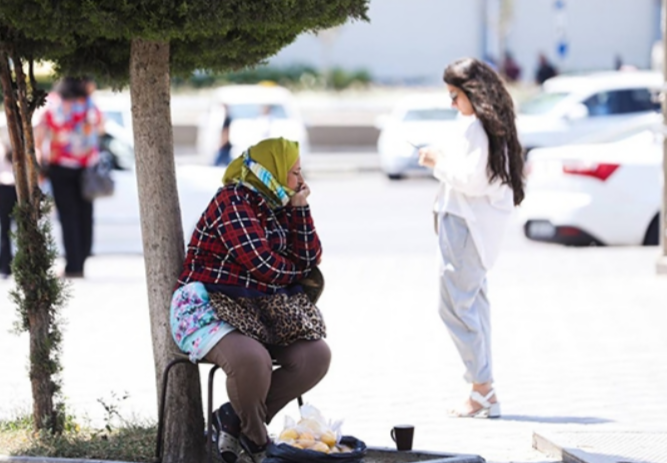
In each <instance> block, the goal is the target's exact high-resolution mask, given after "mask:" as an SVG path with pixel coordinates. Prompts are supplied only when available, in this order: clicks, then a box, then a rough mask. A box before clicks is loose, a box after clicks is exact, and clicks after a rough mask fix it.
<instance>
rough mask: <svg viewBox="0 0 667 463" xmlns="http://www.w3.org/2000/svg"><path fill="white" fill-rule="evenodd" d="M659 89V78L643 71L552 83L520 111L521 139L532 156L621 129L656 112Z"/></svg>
mask: <svg viewBox="0 0 667 463" xmlns="http://www.w3.org/2000/svg"><path fill="white" fill-rule="evenodd" d="M662 85H663V77H662V74H661V73H656V72H647V71H619V72H602V73H595V74H587V75H580V76H559V77H554V78H552V79H549V80H547V81H546V82H545V83H544V85H543V92H542V93H540V94H538V95H537V96H535V97H534V98H532V99H529V100H528V101H526V102H525V103H523V104H521V105H520V106H519V111H518V112H519V114H518V117H517V129H518V132H519V139H520V141H521V144H522V145H523V147H524V148H525V149H526V150H527V151H530V150H531V149H533V148H539V147H547V146H558V145H564V144H568V143H572V142H573V141H575V140H577V139H579V138H581V137H585V136H588V135H590V134H594V133H595V132H598V131H605V130H609V129H613V128H615V127H620V126H623V125H625V124H627V123H628V122H630V121H632V120H633V119H634V118H636V117H638V116H640V117H641V116H645V115H647V114H651V113H655V112H658V111H659V110H660V102H659V101H658V99H657V95H658V92H659V91H660V90H661V88H662Z"/></svg>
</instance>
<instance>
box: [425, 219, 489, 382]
mask: <svg viewBox="0 0 667 463" xmlns="http://www.w3.org/2000/svg"><path fill="white" fill-rule="evenodd" d="M438 243H439V259H438V260H439V262H440V265H439V272H440V304H439V311H440V317H441V318H442V320H443V321H444V322H445V325H446V326H447V330H448V331H449V334H450V335H451V337H452V339H453V340H454V344H455V345H456V348H457V349H458V351H459V354H460V355H461V359H462V360H463V363H464V364H465V369H466V372H465V375H464V379H465V380H466V381H467V382H469V383H486V382H492V381H493V374H492V361H491V314H490V311H489V300H488V298H487V287H486V269H485V268H484V266H483V265H482V262H481V260H480V258H479V254H478V252H477V247H476V246H475V243H474V241H473V239H472V236H470V230H469V229H468V225H467V224H466V221H465V219H463V218H461V217H458V216H456V215H452V214H447V213H445V214H440V216H439V221H438Z"/></svg>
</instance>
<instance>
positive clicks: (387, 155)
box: [376, 92, 458, 180]
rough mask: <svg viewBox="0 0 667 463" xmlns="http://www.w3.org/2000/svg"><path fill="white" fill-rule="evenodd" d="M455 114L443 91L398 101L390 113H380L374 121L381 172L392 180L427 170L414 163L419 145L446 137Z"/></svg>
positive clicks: (435, 142) (433, 142) (417, 158)
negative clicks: (377, 130) (377, 131)
mask: <svg viewBox="0 0 667 463" xmlns="http://www.w3.org/2000/svg"><path fill="white" fill-rule="evenodd" d="M457 114H458V113H457V111H456V110H455V109H453V108H452V107H451V101H450V99H449V96H446V95H445V94H444V92H443V93H438V94H435V95H433V94H431V95H412V96H409V97H405V98H404V99H403V100H401V101H400V102H399V103H398V104H397V105H396V107H395V108H394V109H393V111H392V112H391V114H388V115H384V116H380V117H379V118H378V120H377V122H376V126H377V127H378V128H379V129H380V136H379V138H378V142H377V149H378V153H379V155H380V166H381V168H382V171H383V172H384V173H385V174H386V175H387V177H389V178H390V179H392V180H398V179H401V178H403V177H404V176H405V175H407V174H409V173H425V172H428V170H427V169H425V168H423V167H422V166H420V165H419V163H418V160H419V155H418V151H419V148H421V147H423V146H427V145H431V144H437V143H438V142H439V141H441V140H443V139H446V137H447V134H448V132H449V131H450V130H451V127H452V123H453V122H454V121H455V120H456V118H457Z"/></svg>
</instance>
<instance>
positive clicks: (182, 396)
mask: <svg viewBox="0 0 667 463" xmlns="http://www.w3.org/2000/svg"><path fill="white" fill-rule="evenodd" d="M169 77H170V75H169V44H168V43H164V42H152V41H146V40H142V39H135V40H133V41H132V49H131V57H130V91H131V98H132V124H133V127H134V144H135V150H136V153H137V155H136V170H137V182H138V189H139V205H140V212H141V232H142V237H143V246H144V262H145V267H146V284H147V287H148V304H149V310H150V319H151V333H152V339H153V356H154V359H155V369H156V371H155V373H156V383H157V390H158V391H160V389H161V386H162V384H161V382H162V377H161V375H162V371H163V369H164V367H165V366H166V364H167V363H168V362H169V360H170V359H171V358H173V357H174V354H176V353H177V352H178V349H177V347H176V345H175V344H174V341H173V340H172V337H171V330H170V327H169V305H170V302H171V295H172V290H173V287H174V284H175V283H176V279H177V277H178V274H179V272H180V270H181V266H182V265H183V255H184V244H183V227H182V224H181V214H180V207H179V202H178V191H177V189H176V174H175V167H174V143H173V132H172V125H171V111H170V79H169ZM158 405H159V404H158ZM203 431H204V419H203V415H202V401H201V388H200V382H199V370H198V369H197V368H196V367H195V366H194V365H178V366H176V367H175V368H174V369H173V370H172V373H171V378H170V381H169V392H168V395H167V408H166V423H165V434H164V439H165V447H164V459H163V461H164V462H165V463H171V462H182V461H192V462H198V461H202V460H203V456H204V454H203V452H204V432H203Z"/></svg>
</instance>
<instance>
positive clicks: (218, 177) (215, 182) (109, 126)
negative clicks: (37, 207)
mask: <svg viewBox="0 0 667 463" xmlns="http://www.w3.org/2000/svg"><path fill="white" fill-rule="evenodd" d="M105 132H106V133H105V135H104V136H103V139H102V142H101V145H102V149H103V150H106V151H108V152H109V153H110V154H111V155H112V158H113V164H114V167H115V168H114V170H113V172H112V175H113V178H114V181H115V183H116V188H115V192H114V194H113V196H110V197H107V198H100V199H98V200H96V201H95V209H94V222H95V239H94V244H93V252H94V253H98V254H99V253H141V252H143V251H142V250H143V245H142V239H141V221H140V215H139V192H138V188H137V176H136V171H135V163H134V146H133V144H132V143H131V142H129V141H128V140H131V138H130V137H128V134H127V133H126V132H125V129H124V128H122V127H120V126H119V125H118V124H117V123H116V122H115V121H114V120H111V119H107V120H105ZM224 172H225V169H224V168H223V167H214V166H208V165H187V164H179V163H177V164H176V183H177V188H178V196H179V201H180V213H181V223H182V226H183V233H184V235H185V236H184V239H185V240H186V241H187V240H189V238H190V235H191V234H192V231H193V230H194V227H195V225H196V224H197V221H198V220H199V217H200V216H201V214H202V212H203V211H204V209H205V208H206V206H207V205H208V203H209V202H210V200H211V198H213V195H214V194H215V192H216V191H217V189H218V188H219V187H221V186H222V177H223V175H224ZM56 230H59V228H58V227H56Z"/></svg>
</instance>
